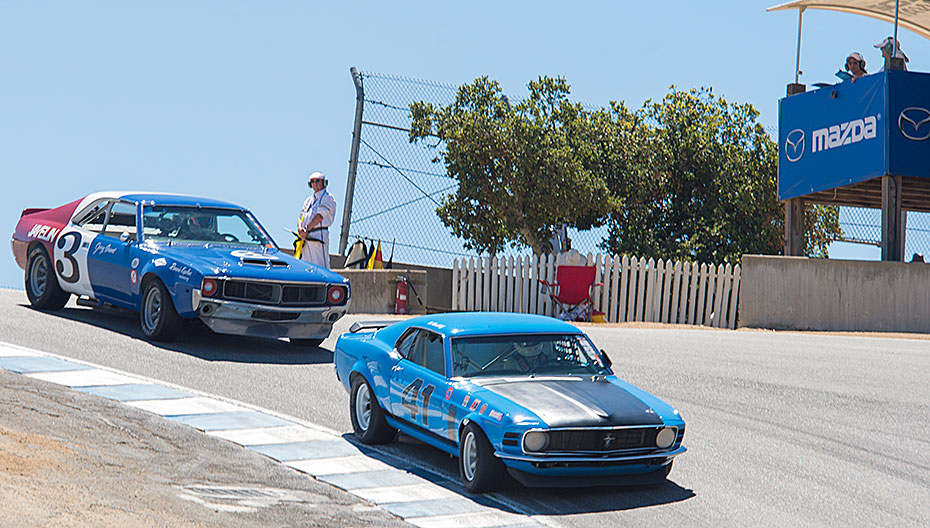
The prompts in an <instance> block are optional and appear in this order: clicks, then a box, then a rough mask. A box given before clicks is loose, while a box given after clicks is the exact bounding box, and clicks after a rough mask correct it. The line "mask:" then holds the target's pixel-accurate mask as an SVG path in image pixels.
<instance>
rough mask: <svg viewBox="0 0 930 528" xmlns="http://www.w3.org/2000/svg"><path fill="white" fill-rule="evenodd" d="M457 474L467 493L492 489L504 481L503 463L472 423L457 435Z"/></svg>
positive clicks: (482, 432) (482, 433) (486, 438)
mask: <svg viewBox="0 0 930 528" xmlns="http://www.w3.org/2000/svg"><path fill="white" fill-rule="evenodd" d="M459 476H460V477H461V478H462V484H464V485H465V489H466V490H468V492H469V493H484V492H486V491H494V490H496V489H498V487H500V486H501V483H502V482H503V481H504V463H503V462H501V461H500V459H498V458H497V457H496V456H494V448H493V447H491V442H489V441H488V437H487V436H485V434H484V431H482V430H481V429H480V428H479V427H478V426H476V425H475V424H474V423H469V424H468V425H466V426H465V427H464V428H463V429H462V434H461V436H460V437H459Z"/></svg>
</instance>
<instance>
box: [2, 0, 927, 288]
mask: <svg viewBox="0 0 930 528" xmlns="http://www.w3.org/2000/svg"><path fill="white" fill-rule="evenodd" d="M775 3H778V1H777V0H768V1H758V0H752V1H744V0H739V1H737V0H732V1H718V2H694V1H684V0H682V1H666V2H579V3H576V4H574V5H573V6H571V7H569V6H568V4H567V3H565V2H544V1H540V2H483V1H475V2H468V3H465V4H463V3H459V2H402V1H396V2H326V3H323V2H320V3H314V2H309V1H284V0H278V1H274V2H255V1H233V0H224V1H195V0H185V1H170V0H166V1H160V2H126V1H122V0H120V1H116V0H113V1H95V2H88V1H84V2H81V1H76V0H71V1H20V2H13V1H11V0H0V50H2V52H0V72H2V81H0V177H2V178H3V192H2V194H0V225H5V226H7V230H8V231H7V233H10V232H12V229H13V227H14V225H15V223H16V221H17V219H18V217H19V213H20V211H21V210H22V209H23V208H25V207H53V206H58V205H61V204H64V203H66V202H69V201H71V200H74V199H76V198H78V197H81V196H83V195H85V194H88V193H90V192H94V191H98V190H105V189H129V190H157V191H168V192H179V193H186V194H196V195H207V196H212V197H216V198H221V199H225V200H229V201H233V202H237V203H241V204H243V205H246V206H248V207H250V208H251V209H252V210H253V211H254V212H255V213H256V215H257V216H258V217H259V219H261V220H262V222H263V223H264V224H265V226H266V227H267V228H268V229H269V230H270V231H271V232H272V234H273V235H274V236H275V237H276V238H277V239H278V242H279V243H282V244H284V243H288V242H289V236H287V235H286V234H285V233H284V232H283V230H282V228H284V227H291V226H292V224H293V223H294V221H295V217H296V214H297V210H298V209H299V207H300V205H301V203H302V201H303V200H304V198H305V195H306V194H307V192H308V189H307V186H306V176H307V174H308V173H309V172H310V171H312V170H322V171H323V172H325V173H326V174H327V175H328V176H329V179H330V191H331V192H332V193H333V194H334V195H335V196H336V200H337V202H338V203H339V206H340V209H341V208H342V204H343V199H344V195H345V192H344V191H345V180H346V174H347V169H348V164H347V160H348V157H349V147H350V139H351V134H352V120H353V114H354V109H355V91H354V88H353V85H352V82H351V79H350V76H349V67H350V66H353V65H354V66H357V67H358V68H359V69H360V70H363V71H370V72H379V73H385V74H394V75H400V76H405V77H413V78H420V79H426V80H431V81H438V82H443V83H447V84H453V85H458V84H461V83H464V82H469V81H471V80H473V79H474V78H476V77H478V76H482V75H487V76H489V77H491V78H493V79H496V80H498V81H499V82H500V83H501V84H502V86H503V88H504V90H505V91H507V92H508V93H511V94H514V95H518V96H519V95H521V94H523V93H525V85H526V83H527V81H529V80H530V79H534V78H536V77H538V76H539V75H561V76H564V77H566V78H567V79H568V81H569V82H570V83H571V85H572V90H573V94H574V98H575V99H577V100H578V101H582V102H584V103H586V104H591V105H604V104H607V102H608V101H610V100H624V101H626V102H627V103H628V105H631V106H634V107H635V106H639V105H640V104H642V102H643V101H644V100H646V99H649V98H654V99H658V98H661V97H662V96H663V95H664V94H665V93H666V91H667V89H668V86H669V85H672V84H674V85H676V86H678V87H680V88H690V87H695V86H711V87H713V88H714V91H715V92H716V93H718V94H721V95H723V96H725V97H726V98H728V99H730V100H732V101H738V102H749V103H752V104H753V105H754V106H755V107H756V109H757V110H759V111H760V112H761V114H762V115H761V118H760V119H761V122H762V123H763V124H764V125H765V126H766V127H767V128H770V129H774V127H775V125H776V121H777V102H778V99H779V97H782V96H783V95H784V92H785V85H786V83H788V82H791V81H793V79H794V73H793V70H794V61H795V43H796V38H797V13H796V12H777V13H766V12H765V8H766V7H768V6H770V5H773V4H775ZM891 31H892V30H891V27H890V24H886V23H882V22H878V21H872V20H869V19H865V18H860V17H855V16H852V15H844V14H839V13H830V12H823V11H808V12H807V13H805V16H804V32H803V49H802V60H801V64H802V69H803V70H804V75H803V76H802V81H803V82H806V83H808V84H811V83H813V82H817V81H826V82H832V81H833V80H834V77H833V72H835V71H836V70H837V68H839V67H840V66H841V65H842V64H843V61H844V59H845V57H846V55H847V54H848V53H849V52H850V51H860V52H861V53H862V54H863V55H864V56H865V58H866V60H867V61H868V63H869V71H877V70H878V69H879V68H880V62H881V61H880V54H879V53H878V51H877V50H875V49H874V48H873V47H872V44H874V43H876V42H879V41H880V40H881V39H882V38H884V37H885V36H887V35H889V34H890V33H891ZM900 39H901V42H902V47H903V49H904V51H905V52H907V54H908V55H909V56H910V58H911V63H910V65H909V66H910V68H911V69H912V70H919V71H930V41H928V40H926V39H923V38H920V37H917V36H916V35H914V34H912V33H909V32H907V31H902V32H901V34H900ZM340 212H341V211H340ZM335 225H336V226H337V228H338V226H339V225H341V216H340V217H337V219H336V224H335ZM331 231H332V240H331V243H332V245H333V246H336V247H337V244H338V229H333V230H331ZM842 246H848V245H842ZM834 256H840V257H846V258H848V257H856V258H877V253H876V250H874V249H873V248H863V247H861V246H851V247H849V248H843V247H840V246H838V247H837V248H836V251H834ZM0 285H2V286H12V287H22V272H21V271H20V269H19V268H18V267H17V266H16V265H15V262H14V260H13V257H12V254H11V253H7V255H6V256H5V257H3V258H0Z"/></svg>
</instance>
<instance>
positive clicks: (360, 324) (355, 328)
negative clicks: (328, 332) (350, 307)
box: [349, 321, 397, 334]
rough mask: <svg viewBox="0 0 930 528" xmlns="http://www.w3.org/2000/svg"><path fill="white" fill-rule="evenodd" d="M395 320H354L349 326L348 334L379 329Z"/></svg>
mask: <svg viewBox="0 0 930 528" xmlns="http://www.w3.org/2000/svg"><path fill="white" fill-rule="evenodd" d="M396 322H397V321H355V322H354V323H352V326H350V327H349V333H350V334H357V333H358V332H361V331H362V330H381V329H382V328H384V327H385V326H387V325H390V324H394V323H396Z"/></svg>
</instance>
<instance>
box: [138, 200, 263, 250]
mask: <svg viewBox="0 0 930 528" xmlns="http://www.w3.org/2000/svg"><path fill="white" fill-rule="evenodd" d="M142 232H143V236H144V237H145V239H146V240H155V241H160V242H165V241H167V242H197V243H199V242H210V243H220V244H236V245H244V246H264V247H269V248H270V247H275V246H274V243H273V242H272V241H271V239H270V237H268V235H267V234H266V233H265V231H264V230H263V229H262V228H261V226H259V224H258V222H257V221H256V220H255V218H254V217H253V216H252V215H251V214H250V213H249V212H248V211H237V210H234V209H218V208H217V209H211V208H206V207H183V206H159V205H151V206H146V207H144V208H143V209H142Z"/></svg>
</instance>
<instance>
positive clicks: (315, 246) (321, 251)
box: [300, 231, 329, 269]
mask: <svg viewBox="0 0 930 528" xmlns="http://www.w3.org/2000/svg"><path fill="white" fill-rule="evenodd" d="M310 236H311V237H313V238H319V237H320V232H319V231H316V232H314V233H312V234H311V235H310ZM326 238H329V237H326ZM300 260H305V261H307V262H309V263H311V264H316V265H317V266H320V267H321V268H326V269H329V240H326V239H325V238H324V239H323V243H322V244H321V243H319V242H311V241H309V240H307V241H305V242H304V248H303V250H301V252H300Z"/></svg>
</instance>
